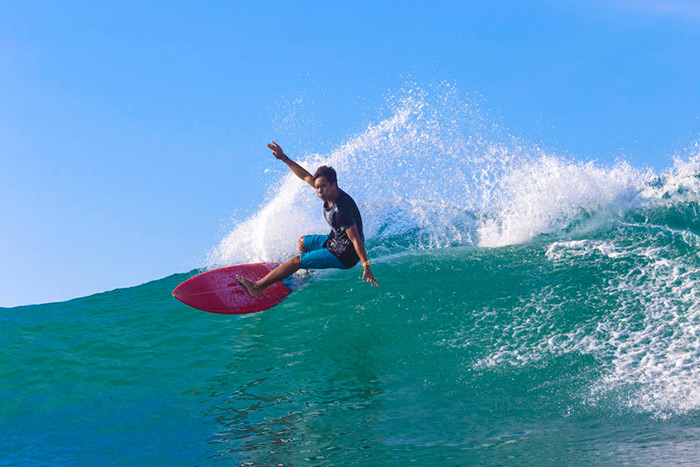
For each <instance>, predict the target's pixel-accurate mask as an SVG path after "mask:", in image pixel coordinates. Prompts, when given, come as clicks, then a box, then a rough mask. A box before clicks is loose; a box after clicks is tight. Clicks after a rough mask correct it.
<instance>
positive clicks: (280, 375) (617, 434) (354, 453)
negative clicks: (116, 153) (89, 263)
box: [0, 85, 700, 465]
mask: <svg viewBox="0 0 700 467" xmlns="http://www.w3.org/2000/svg"><path fill="white" fill-rule="evenodd" d="M298 159H299V160H300V162H302V163H303V164H304V165H306V166H308V167H313V166H315V165H318V164H320V163H330V164H332V165H333V166H335V167H336V168H337V169H338V172H339V184H340V186H341V188H343V189H345V190H346V191H348V192H349V193H350V194H351V195H352V196H353V197H354V198H355V199H356V201H357V202H358V204H359V206H360V208H361V210H362V212H363V219H364V221H365V228H366V236H367V247H368V250H369V253H370V257H371V259H372V263H373V270H374V272H375V276H376V277H377V279H378V280H379V282H380V287H379V288H372V287H369V286H368V285H367V284H363V283H362V282H360V280H359V277H360V275H361V271H360V269H359V268H355V269H352V270H350V271H320V272H312V273H311V274H310V276H309V277H308V278H307V280H306V281H305V282H304V283H303V285H302V286H301V287H300V288H299V289H298V290H297V291H296V292H294V293H293V294H292V295H291V296H290V297H289V298H288V299H287V300H285V301H284V302H282V303H281V304H280V305H278V306H276V307H274V308H272V309H270V310H267V311H265V312H261V313H256V314H252V315H244V316H224V315H215V314H210V313H205V312H201V311H198V310H195V309H192V308H189V307H187V306H185V305H183V304H181V303H180V302H178V301H176V300H175V299H173V298H172V297H171V295H170V294H171V292H172V290H173V289H174V288H175V286H177V284H179V283H180V282H181V281H183V280H185V279H186V278H188V277H191V276H192V275H193V274H195V273H197V272H201V270H197V271H190V272H187V273H183V274H176V275H173V276H170V277H166V278H163V279H160V280H156V281H153V282H149V283H147V284H143V285H140V286H137V287H133V288H129V289H120V290H114V291H110V292H106V293H101V294H97V295H93V296H90V297H85V298H79V299H75V300H71V301H67V302H62V303H52V304H43V305H36V306H27V307H17V308H5V309H0V331H1V332H0V334H1V336H2V345H1V346H0V430H1V431H2V433H3V436H1V437H0V464H1V465H347V464H349V465H406V464H410V463H416V464H422V465H465V464H466V465H468V464H475V463H479V464H495V465H499V464H539V465H561V464H570V465H588V464H591V463H595V464H612V465H628V464H644V465H668V464H676V463H686V464H697V463H698V462H700V362H699V361H698V357H699V356H700V306H699V305H698V280H700V255H699V254H698V252H699V249H698V247H699V246H700V154H698V150H697V148H690V149H688V150H686V151H685V152H684V153H682V154H679V155H677V157H675V158H674V157H670V158H669V164H668V167H667V168H665V169H663V170H652V169H649V168H646V167H637V166H634V165H632V164H630V163H627V162H625V161H624V160H621V161H619V162H617V163H615V164H609V165H603V164H598V163H595V162H586V161H579V160H576V159H573V158H570V157H565V156H561V155H557V154H552V153H548V152H546V151H545V150H542V149H540V148H537V147H535V146H532V145H528V144H524V143H522V142H520V141H518V140H517V139H516V138H513V137H511V136H509V135H507V134H506V133H505V132H504V131H503V130H502V129H500V128H498V127H497V126H496V125H494V124H493V123H489V121H488V119H486V118H484V117H483V116H481V115H480V112H479V110H478V109H476V108H475V107H474V105H473V104H472V103H470V102H469V101H468V100H465V99H461V98H459V96H458V93H457V92H456V90H454V89H453V88H452V87H451V86H449V85H440V86H438V87H436V88H432V89H427V90H426V89H420V88H417V87H409V88H407V89H405V90H403V91H402V92H401V93H398V94H397V95H395V96H390V97H389V99H388V105H387V109H386V115H385V116H384V117H383V118H380V119H378V120H377V122H376V123H374V124H372V125H370V126H368V127H367V129H366V131H363V132H361V133H360V134H358V135H356V136H355V137H354V138H352V139H350V140H349V141H347V142H345V143H344V144H342V145H339V147H338V148H336V149H335V150H333V151H331V152H329V153H328V154H302V155H300V156H298ZM326 229H327V227H326V226H325V225H324V221H323V218H322V216H321V214H320V206H319V201H318V199H316V198H315V194H314V193H313V191H312V190H309V189H308V187H305V186H304V185H303V183H302V182H300V181H298V180H296V179H294V177H293V176H290V175H284V176H282V177H281V178H279V179H278V180H275V181H274V182H273V183H271V185H270V189H269V194H268V196H267V198H266V199H265V200H264V201H263V202H262V203H261V205H260V207H259V209H258V210H257V211H256V212H255V213H254V214H253V215H252V216H250V217H249V218H245V219H240V220H237V221H236V222H235V224H234V226H233V227H232V228H231V230H230V232H229V233H228V234H227V235H226V236H225V237H224V238H223V239H222V241H221V243H220V244H218V245H214V246H213V247H212V250H211V251H210V252H209V254H208V256H207V258H206V259H203V264H202V267H203V269H206V268H213V267H217V266H222V265H226V264H233V263H238V262H248V261H262V260H283V259H285V258H286V257H288V256H290V255H292V254H294V248H295V245H296V239H297V237H298V236H299V235H302V234H304V233H321V232H324V231H325V230H326Z"/></svg>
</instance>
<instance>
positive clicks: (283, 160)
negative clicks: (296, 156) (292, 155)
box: [282, 154, 289, 162]
mask: <svg viewBox="0 0 700 467" xmlns="http://www.w3.org/2000/svg"><path fill="white" fill-rule="evenodd" d="M282 157H284V159H282V162H287V161H288V160H289V157H287V155H286V154H282Z"/></svg>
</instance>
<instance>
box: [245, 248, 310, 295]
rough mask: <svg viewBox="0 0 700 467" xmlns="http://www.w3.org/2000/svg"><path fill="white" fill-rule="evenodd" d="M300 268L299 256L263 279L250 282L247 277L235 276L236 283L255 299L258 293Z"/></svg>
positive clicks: (281, 265)
mask: <svg viewBox="0 0 700 467" xmlns="http://www.w3.org/2000/svg"><path fill="white" fill-rule="evenodd" d="M299 266H301V257H300V256H299V255H297V256H295V257H294V258H292V259H290V260H289V261H287V262H286V263H282V264H280V265H279V266H277V267H276V268H275V269H273V270H272V271H270V272H268V273H267V275H266V276H265V277H263V278H262V279H260V280H259V281H252V280H250V279H248V278H247V277H243V276H236V279H237V280H238V282H240V283H241V285H242V286H243V287H245V288H246V290H247V291H248V293H249V294H250V296H251V297H257V296H258V294H260V292H262V291H263V290H265V289H266V288H267V287H269V286H271V285H272V284H274V283H275V282H279V281H281V280H282V279H286V278H287V277H289V276H291V275H292V274H294V273H295V272H297V271H298V270H299Z"/></svg>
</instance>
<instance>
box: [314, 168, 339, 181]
mask: <svg viewBox="0 0 700 467" xmlns="http://www.w3.org/2000/svg"><path fill="white" fill-rule="evenodd" d="M318 177H326V180H328V183H330V184H331V185H337V184H338V176H337V175H336V174H335V169H334V168H333V167H329V166H327V165H322V166H321V167H319V168H318V169H316V173H314V181H316V179H317V178H318Z"/></svg>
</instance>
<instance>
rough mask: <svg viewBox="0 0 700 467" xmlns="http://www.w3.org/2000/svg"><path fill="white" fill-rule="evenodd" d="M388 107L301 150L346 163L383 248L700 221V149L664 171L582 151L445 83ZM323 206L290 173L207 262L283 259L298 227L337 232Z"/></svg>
mask: <svg viewBox="0 0 700 467" xmlns="http://www.w3.org/2000/svg"><path fill="white" fill-rule="evenodd" d="M387 108H388V114H389V115H388V116H387V117H386V118H384V119H383V120H381V121H379V123H376V124H371V125H369V126H368V127H367V128H366V130H365V131H364V132H362V133H361V134H359V135H357V136H356V137H354V138H352V139H350V140H349V141H348V142H346V143H345V144H342V145H340V146H339V147H338V148H337V149H335V150H333V151H331V152H330V153H329V154H307V155H302V156H301V157H299V158H298V161H299V162H300V164H301V165H303V166H305V167H307V168H309V170H310V171H313V169H314V168H315V167H316V166H318V165H321V164H327V165H332V166H333V167H335V168H336V170H337V172H338V177H339V186H341V187H342V188H343V189H345V190H346V191H347V192H349V193H350V194H351V195H352V196H353V197H354V198H355V200H356V201H357V202H358V205H359V206H360V209H361V211H362V214H363V220H364V224H365V236H366V238H367V243H368V247H369V249H370V253H371V254H372V255H373V256H377V255H382V254H388V253H395V252H398V251H405V250H420V249H433V248H444V247H449V246H457V245H469V246H487V247H498V246H506V245H513V244H520V243H524V242H528V241H531V240H532V239H535V238H537V237H539V236H558V235H571V234H575V233H576V232H579V233H581V232H586V231H590V230H591V229H596V228H600V227H602V226H606V225H610V223H611V222H617V221H620V220H625V219H627V220H628V221H635V222H636V221H642V222H646V221H652V222H655V221H660V222H663V223H665V224H668V225H669V226H671V225H675V226H678V227H680V228H685V227H686V226H692V227H693V228H694V229H695V228H696V226H697V222H696V220H688V219H687V218H686V217H685V216H686V215H690V216H692V218H693V219H697V213H698V211H697V209H698V205H697V201H698V199H700V198H698V194H699V193H700V191H699V190H700V189H699V188H698V186H699V182H700V180H699V179H698V175H697V174H699V173H700V155H699V154H700V151H698V149H697V148H694V153H693V152H692V151H691V152H689V156H688V157H686V158H685V159H681V158H678V159H676V161H675V163H674V165H673V166H672V167H671V168H670V169H669V170H667V171H665V172H662V173H655V172H654V171H653V170H651V169H649V168H644V167H642V168H637V167H633V166H631V165H630V164H628V163H627V162H624V161H620V162H617V163H615V164H612V165H601V164H597V163H595V162H591V161H589V162H580V161H575V160H572V159H570V158H567V157H562V156H558V155H555V154H551V153H548V152H546V151H545V150H543V149H541V148H539V147H537V146H535V145H531V144H526V143H523V142H522V141H519V140H518V139H517V138H515V137H513V136H510V135H508V134H507V133H506V132H505V131H503V130H502V129H501V128H500V127H498V125H495V124H494V123H490V122H489V121H488V119H486V118H485V117H484V116H483V115H482V112H481V111H480V110H479V108H478V105H477V104H475V103H474V102H473V101H471V100H468V99H462V98H460V96H459V93H458V91H457V90H456V88H455V87H454V86H452V85H450V84H447V83H443V84H441V85H438V86H433V87H428V88H420V87H418V86H415V85H412V86H409V87H406V88H405V89H402V90H401V92H399V93H397V94H396V95H394V96H392V97H390V98H389V102H388V103H387ZM319 211H320V206H319V202H318V200H317V199H316V197H315V194H314V193H313V191H312V190H309V189H308V187H306V186H305V184H304V183H303V182H302V181H300V180H298V179H297V178H296V177H295V176H294V175H293V174H291V173H288V174H286V175H284V176H283V177H282V178H281V179H280V180H279V181H278V182H277V183H275V184H274V185H273V186H271V187H270V189H269V193H268V201H267V202H266V203H264V204H263V205H262V206H261V207H260V209H259V210H258V211H257V212H256V213H255V214H254V215H252V216H251V217H250V218H248V219H244V220H242V221H238V222H237V223H236V225H235V226H234V227H233V229H232V230H231V231H230V232H229V233H228V234H227V235H226V237H225V238H224V239H223V240H222V241H221V242H220V243H219V245H217V246H216V247H214V248H213V249H212V251H211V252H210V254H209V255H208V260H207V263H208V265H209V267H215V266H221V265H229V264H234V263H239V262H249V261H280V260H284V259H286V258H287V257H289V256H291V255H293V254H295V253H296V239H297V238H298V237H299V236H301V235H304V234H307V233H322V232H325V231H326V230H327V226H326V225H325V222H324V221H323V218H322V216H321V215H320V212H319ZM645 219H646V220H645ZM688 222H690V224H688Z"/></svg>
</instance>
